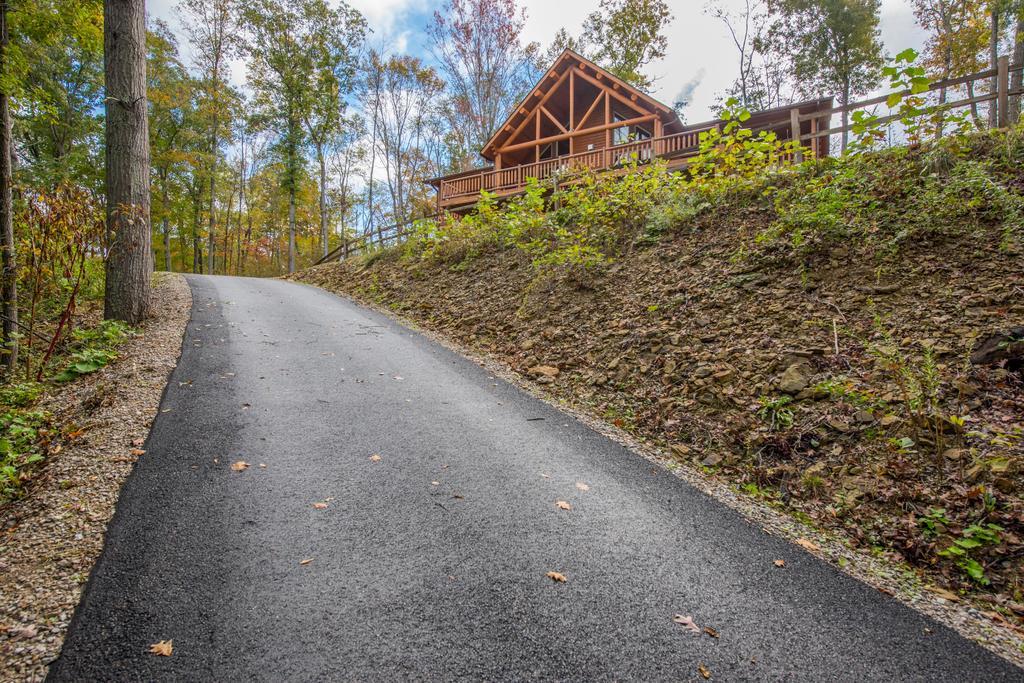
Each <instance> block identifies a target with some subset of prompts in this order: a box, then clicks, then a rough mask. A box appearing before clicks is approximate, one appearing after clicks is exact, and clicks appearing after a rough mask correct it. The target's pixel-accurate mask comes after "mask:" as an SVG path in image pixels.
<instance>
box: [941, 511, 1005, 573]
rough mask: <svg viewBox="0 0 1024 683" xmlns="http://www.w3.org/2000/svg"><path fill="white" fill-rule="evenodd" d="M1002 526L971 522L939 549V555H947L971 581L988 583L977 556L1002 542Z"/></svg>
mask: <svg viewBox="0 0 1024 683" xmlns="http://www.w3.org/2000/svg"><path fill="white" fill-rule="evenodd" d="M1003 531H1005V529H1003V527H1001V526H999V525H998V524H971V525H970V526H968V527H967V528H966V529H964V530H963V533H962V534H961V535H960V537H959V538H956V539H954V540H953V542H952V543H951V544H950V545H949V546H947V547H946V548H944V549H943V550H940V551H939V556H940V557H948V558H950V559H952V560H954V561H955V563H956V566H957V567H959V568H960V570H961V571H963V572H964V573H965V574H967V576H969V577H971V579H972V580H973V581H975V582H976V583H979V584H981V585H988V583H989V579H988V577H987V576H985V568H984V566H982V564H981V562H979V561H978V559H977V557H978V556H979V555H980V554H981V553H982V552H983V551H984V550H985V549H986V548H989V547H992V546H996V545H999V544H1000V543H1001V542H1002V532H1003Z"/></svg>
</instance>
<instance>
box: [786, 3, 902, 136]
mask: <svg viewBox="0 0 1024 683" xmlns="http://www.w3.org/2000/svg"><path fill="white" fill-rule="evenodd" d="M879 4H880V0H772V2H771V5H770V8H771V9H772V10H773V11H776V12H778V13H779V15H780V17H781V22H780V24H779V28H778V30H777V31H776V32H775V34H774V37H773V38H774V39H775V40H779V41H785V44H786V45H787V49H788V51H789V53H790V55H791V58H792V63H793V76H794V78H795V79H796V81H797V87H798V89H799V90H800V91H801V92H803V93H804V94H805V95H807V96H819V95H823V94H830V93H837V96H838V99H839V104H840V105H843V106H845V105H847V104H849V103H850V102H851V101H852V99H853V98H854V97H855V96H858V95H862V94H864V93H866V92H868V91H869V90H871V88H873V87H874V86H875V85H876V84H877V83H878V79H879V75H880V69H881V66H882V62H883V58H882V43H881V40H880V38H879V29H878V23H879V17H878V13H879ZM842 119H843V126H844V127H845V126H846V125H847V123H848V122H849V113H848V112H845V111H844V112H843V116H842ZM848 139H849V134H848V133H847V132H846V131H844V132H843V136H842V145H843V149H846V144H847V141H848Z"/></svg>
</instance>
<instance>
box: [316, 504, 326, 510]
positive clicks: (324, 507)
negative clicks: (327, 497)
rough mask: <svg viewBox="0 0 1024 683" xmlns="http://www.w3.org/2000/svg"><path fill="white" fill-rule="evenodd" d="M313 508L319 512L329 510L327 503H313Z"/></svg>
mask: <svg viewBox="0 0 1024 683" xmlns="http://www.w3.org/2000/svg"><path fill="white" fill-rule="evenodd" d="M313 507H314V508H315V509H317V510H324V509H326V508H327V503H313Z"/></svg>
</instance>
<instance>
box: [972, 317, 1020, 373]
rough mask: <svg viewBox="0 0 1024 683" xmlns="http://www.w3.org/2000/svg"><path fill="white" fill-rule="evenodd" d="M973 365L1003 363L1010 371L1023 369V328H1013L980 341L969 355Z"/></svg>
mask: <svg viewBox="0 0 1024 683" xmlns="http://www.w3.org/2000/svg"><path fill="white" fill-rule="evenodd" d="M971 362H972V363H974V364H975V365H997V364H1000V363H1003V362H1005V364H1006V367H1007V368H1009V369H1010V370H1018V369H1020V368H1021V367H1024V327H1014V328H1012V329H1009V330H1006V331H1000V332H996V333H995V334H993V335H991V336H989V337H987V338H985V339H984V340H982V341H981V342H980V343H979V344H978V345H977V346H976V347H975V348H974V351H973V352H972V353H971Z"/></svg>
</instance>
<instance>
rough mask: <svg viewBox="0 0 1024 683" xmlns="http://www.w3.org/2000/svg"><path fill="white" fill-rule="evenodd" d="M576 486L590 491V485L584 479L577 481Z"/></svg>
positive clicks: (581, 489)
mask: <svg viewBox="0 0 1024 683" xmlns="http://www.w3.org/2000/svg"><path fill="white" fill-rule="evenodd" d="M576 488H578V489H579V490H580V491H589V490H590V487H589V486H587V485H586V484H584V483H583V482H582V481H578V482H576Z"/></svg>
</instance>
